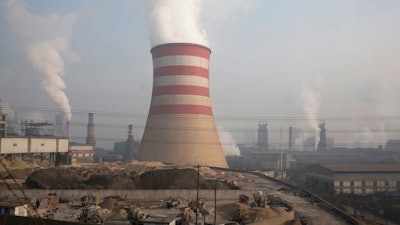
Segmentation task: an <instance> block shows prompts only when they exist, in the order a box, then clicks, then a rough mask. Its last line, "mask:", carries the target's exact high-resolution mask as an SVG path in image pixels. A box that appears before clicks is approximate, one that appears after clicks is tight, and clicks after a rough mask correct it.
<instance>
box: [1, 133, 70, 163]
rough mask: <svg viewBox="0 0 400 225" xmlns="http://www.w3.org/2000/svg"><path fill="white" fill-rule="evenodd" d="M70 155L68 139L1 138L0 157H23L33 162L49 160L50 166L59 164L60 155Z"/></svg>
mask: <svg viewBox="0 0 400 225" xmlns="http://www.w3.org/2000/svg"><path fill="white" fill-rule="evenodd" d="M67 153H68V139H66V138H52V137H5V138H4V137H3V138H0V155H3V156H4V157H6V158H7V157H10V158H11V160H12V157H14V156H15V155H21V156H23V157H24V158H25V159H27V158H30V160H31V161H33V160H34V159H35V157H38V158H40V159H41V160H48V161H49V163H50V164H55V163H56V162H57V157H58V156H60V154H64V155H65V154H67Z"/></svg>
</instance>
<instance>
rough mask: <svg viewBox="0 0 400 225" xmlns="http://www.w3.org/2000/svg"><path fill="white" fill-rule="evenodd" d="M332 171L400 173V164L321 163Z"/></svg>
mask: <svg viewBox="0 0 400 225" xmlns="http://www.w3.org/2000/svg"><path fill="white" fill-rule="evenodd" d="M320 165H321V166H322V167H325V168H327V169H329V170H330V171H332V172H339V173H343V172H355V173H364V172H370V173H371V172H372V173H373V172H375V173H396V172H398V173H400V165H397V164H320Z"/></svg>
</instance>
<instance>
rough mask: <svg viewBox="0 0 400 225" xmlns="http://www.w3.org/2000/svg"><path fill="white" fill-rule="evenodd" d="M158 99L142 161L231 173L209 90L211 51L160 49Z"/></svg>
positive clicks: (185, 46) (182, 46) (177, 46)
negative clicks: (219, 168)
mask: <svg viewBox="0 0 400 225" xmlns="http://www.w3.org/2000/svg"><path fill="white" fill-rule="evenodd" d="M151 53H152V56H153V75H154V77H153V78H154V79H153V93H152V99H151V105H150V110H149V115H148V118H147V123H146V127H145V131H144V133H143V138H142V141H141V144H140V148H139V150H138V154H137V157H136V158H137V159H138V160H143V161H161V162H165V163H176V164H191V165H206V166H215V167H224V168H226V167H228V164H227V162H226V159H225V155H224V153H223V151H222V147H221V143H220V140H219V137H218V133H217V130H216V127H215V122H214V117H213V112H212V108H211V102H210V93H209V86H208V68H209V59H210V53H211V51H210V49H209V48H207V47H205V46H201V45H197V44H190V43H170V44H163V45H158V46H155V47H154V48H153V49H152V50H151Z"/></svg>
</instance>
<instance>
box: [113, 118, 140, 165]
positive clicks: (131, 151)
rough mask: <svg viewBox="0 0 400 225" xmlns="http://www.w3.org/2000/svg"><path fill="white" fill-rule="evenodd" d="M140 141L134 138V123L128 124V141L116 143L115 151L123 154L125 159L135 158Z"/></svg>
mask: <svg viewBox="0 0 400 225" xmlns="http://www.w3.org/2000/svg"><path fill="white" fill-rule="evenodd" d="M138 146H139V143H138V142H136V141H135V140H134V139H133V125H129V126H128V138H127V139H126V141H121V142H116V143H114V152H115V153H117V154H121V155H122V156H123V159H124V160H125V161H127V160H132V159H134V158H135V155H136V149H137V148H138Z"/></svg>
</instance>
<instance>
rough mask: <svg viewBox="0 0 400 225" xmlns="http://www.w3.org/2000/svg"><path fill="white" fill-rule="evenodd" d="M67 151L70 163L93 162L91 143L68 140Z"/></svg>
mask: <svg viewBox="0 0 400 225" xmlns="http://www.w3.org/2000/svg"><path fill="white" fill-rule="evenodd" d="M68 152H69V153H70V156H71V164H72V165H75V164H77V163H90V162H93V161H94V159H93V156H94V149H93V145H90V144H81V143H76V142H69V147H68Z"/></svg>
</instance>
